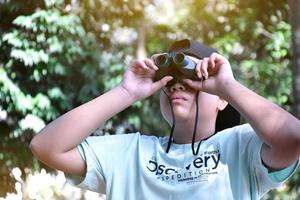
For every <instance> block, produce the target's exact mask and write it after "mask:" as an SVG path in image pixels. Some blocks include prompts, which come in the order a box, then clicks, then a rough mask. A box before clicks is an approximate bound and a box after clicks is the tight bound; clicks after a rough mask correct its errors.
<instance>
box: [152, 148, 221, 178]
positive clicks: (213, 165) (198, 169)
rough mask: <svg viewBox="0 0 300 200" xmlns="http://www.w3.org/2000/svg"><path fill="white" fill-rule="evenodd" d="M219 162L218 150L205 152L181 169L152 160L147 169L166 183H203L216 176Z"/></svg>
mask: <svg viewBox="0 0 300 200" xmlns="http://www.w3.org/2000/svg"><path fill="white" fill-rule="evenodd" d="M219 162H220V152H219V150H213V151H205V152H203V153H201V154H199V155H197V156H196V157H195V159H194V160H192V161H191V162H190V163H188V164H186V165H185V167H183V168H178V167H174V166H167V165H166V164H164V163H160V162H158V161H156V159H154V158H152V159H150V160H149V161H148V163H147V166H146V167H147V169H148V170H149V171H150V172H151V174H153V175H155V176H156V178H157V179H158V180H160V181H167V182H174V181H175V182H178V183H181V182H185V183H193V182H205V181H208V179H209V177H211V176H215V175H217V174H218V170H217V168H218V165H219Z"/></svg>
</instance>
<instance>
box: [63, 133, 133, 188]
mask: <svg viewBox="0 0 300 200" xmlns="http://www.w3.org/2000/svg"><path fill="white" fill-rule="evenodd" d="M137 135H138V134H122V135H109V136H92V137H88V138H87V139H86V140H84V141H83V142H82V143H81V144H80V145H78V147H77V149H78V150H79V152H80V155H81V157H82V158H83V160H85V162H86V169H87V170H86V174H85V176H84V177H80V176H74V175H70V174H65V175H66V177H67V181H68V183H70V184H72V185H77V186H78V187H80V188H83V189H87V190H91V191H94V192H100V193H105V191H106V178H107V177H110V176H111V174H112V173H113V170H114V169H115V168H117V167H118V166H119V165H120V163H121V162H124V160H123V159H122V158H126V155H125V154H128V153H130V149H132V147H133V144H136V142H135V141H136V138H137Z"/></svg>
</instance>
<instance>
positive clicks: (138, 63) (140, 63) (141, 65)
mask: <svg viewBox="0 0 300 200" xmlns="http://www.w3.org/2000/svg"><path fill="white" fill-rule="evenodd" d="M133 66H134V67H135V68H142V69H146V70H147V69H148V67H147V65H146V64H145V62H144V61H143V60H136V61H135V62H134V63H133Z"/></svg>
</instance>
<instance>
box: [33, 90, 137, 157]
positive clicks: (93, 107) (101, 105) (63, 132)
mask: <svg viewBox="0 0 300 200" xmlns="http://www.w3.org/2000/svg"><path fill="white" fill-rule="evenodd" d="M133 102H134V100H133V99H132V98H131V97H130V95H129V94H128V93H127V92H126V91H125V90H124V89H122V88H121V87H120V86H119V87H116V88H114V89H112V90H110V91H108V92H107V93H105V94H103V95H101V96H99V97H97V98H95V99H93V100H91V101H89V102H87V103H85V104H83V105H81V106H79V107H77V108H75V109H73V110H71V111H69V112H67V113H66V114H64V115H62V116H61V117H59V118H58V119H56V120H54V121H53V122H51V123H50V124H49V125H47V126H46V127H45V128H44V129H43V130H42V131H41V132H40V133H39V134H38V135H36V136H35V137H34V139H33V140H32V142H31V146H32V148H35V149H38V150H39V151H43V152H49V151H51V152H54V153H64V152H66V151H69V150H71V149H73V148H74V147H76V146H77V145H78V144H79V143H81V142H82V141H83V140H84V139H85V138H86V137H88V136H89V135H90V134H91V133H92V132H93V131H94V130H95V129H97V128H98V127H99V125H101V124H103V123H104V122H105V121H106V120H108V119H109V118H111V117H112V116H114V115H116V114H117V113H119V112H120V111H122V110H124V109H125V108H127V107H128V106H130V105H131V104H132V103H133Z"/></svg>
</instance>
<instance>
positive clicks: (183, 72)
mask: <svg viewBox="0 0 300 200" xmlns="http://www.w3.org/2000/svg"><path fill="white" fill-rule="evenodd" d="M154 62H155V64H156V66H157V67H158V70H157V71H156V73H155V75H154V77H153V80H154V81H157V80H160V79H161V78H162V77H164V76H166V75H170V76H172V77H173V80H172V81H170V82H169V83H168V85H167V86H170V85H172V84H174V83H176V82H178V81H180V80H181V79H183V78H188V79H193V80H199V78H198V77H197V74H196V71H195V68H196V63H195V62H194V61H193V60H192V59H191V58H189V57H188V56H187V55H185V54H184V53H182V52H171V53H163V54H160V55H158V56H156V57H155V58H154Z"/></svg>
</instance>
